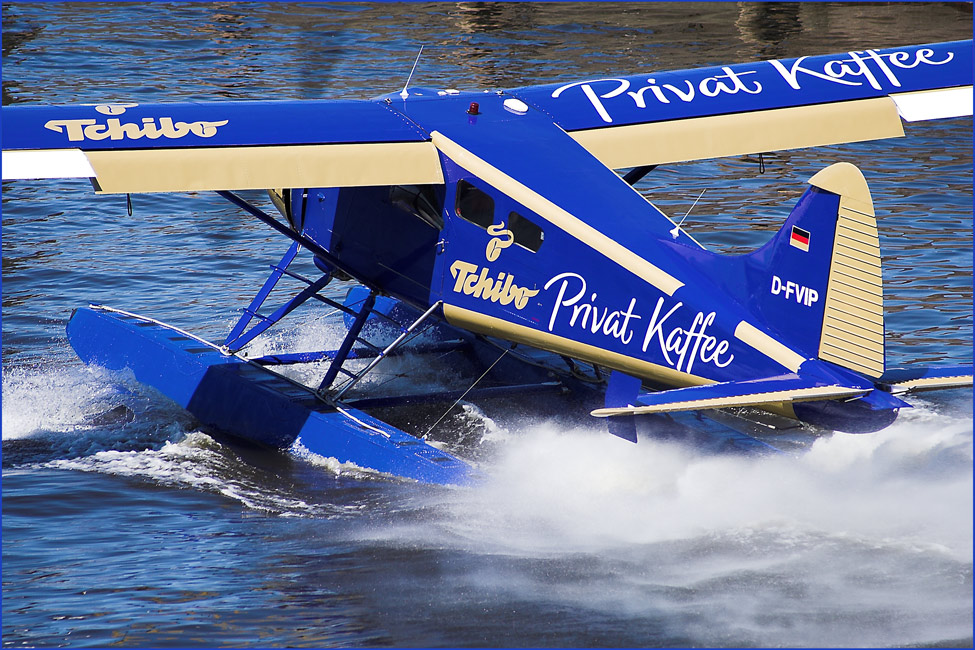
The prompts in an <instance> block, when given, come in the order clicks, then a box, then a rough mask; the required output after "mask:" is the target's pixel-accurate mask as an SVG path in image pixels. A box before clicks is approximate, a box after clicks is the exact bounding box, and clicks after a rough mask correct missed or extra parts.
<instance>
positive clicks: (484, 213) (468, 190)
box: [455, 181, 494, 230]
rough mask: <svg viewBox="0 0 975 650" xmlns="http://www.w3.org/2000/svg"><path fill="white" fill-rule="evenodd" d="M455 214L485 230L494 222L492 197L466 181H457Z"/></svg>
mask: <svg viewBox="0 0 975 650" xmlns="http://www.w3.org/2000/svg"><path fill="white" fill-rule="evenodd" d="M455 210H456V212H457V216H458V217H460V218H461V219H464V220H465V221H470V222H471V223H473V224H475V225H477V226H480V227H481V228H484V229H485V230H487V228H488V226H490V225H491V224H492V223H494V199H492V198H491V197H490V196H489V195H488V194H486V193H485V192H482V191H481V190H479V189H477V188H476V187H474V186H473V185H471V184H470V183H468V182H467V181H459V182H458V183H457V204H456V207H455Z"/></svg>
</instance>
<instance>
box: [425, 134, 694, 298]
mask: <svg viewBox="0 0 975 650" xmlns="http://www.w3.org/2000/svg"><path fill="white" fill-rule="evenodd" d="M431 137H432V138H433V144H434V145H436V147H437V149H439V150H440V151H442V152H443V153H444V155H446V156H447V157H448V158H450V159H451V160H453V161H454V162H455V163H457V164H458V165H460V166H461V167H463V168H464V169H466V170H467V171H469V172H471V173H472V174H477V176H478V177H479V178H481V179H483V180H484V181H485V182H486V183H489V184H491V185H492V186H494V187H495V188H497V189H499V190H501V191H502V192H504V193H505V194H507V195H508V196H510V197H511V198H513V199H514V200H516V201H518V202H519V203H521V204H522V205H524V206H525V207H526V208H528V209H529V210H532V211H533V212H535V213H536V214H538V215H539V216H541V217H542V218H544V219H546V220H548V221H549V222H551V223H552V224H554V225H555V226H557V227H559V228H561V229H562V230H564V231H565V232H566V233H568V234H569V235H571V236H572V237H575V238H576V239H578V240H579V241H581V242H583V243H584V244H586V245H588V246H590V247H592V248H593V250H596V251H598V252H599V253H602V254H603V255H605V256H606V257H608V258H609V259H610V260H612V261H614V262H616V263H617V264H619V265H620V266H622V267H623V268H624V269H626V270H627V271H630V272H631V273H633V274H635V275H636V276H638V277H640V278H643V279H644V280H646V281H647V282H649V283H650V284H651V285H653V286H654V287H656V288H657V289H659V290H661V291H663V292H664V293H666V294H667V295H668V296H672V295H674V292H675V291H677V290H678V289H679V288H681V287H682V286H684V283H683V282H681V281H680V280H678V279H676V278H675V277H673V276H672V275H670V274H669V273H667V272H666V271H664V270H662V269H660V268H658V267H657V266H654V265H653V264H651V263H650V262H648V261H647V260H645V259H643V258H642V257H640V256H639V255H637V254H636V253H634V252H633V251H631V250H630V249H628V248H626V247H625V246H623V245H622V244H620V243H619V242H617V241H615V240H614V239H611V238H610V237H607V236H606V235H604V234H603V233H601V232H599V231H598V230H596V229H595V228H593V227H592V226H590V225H589V224H587V223H585V222H584V221H582V220H580V219H578V218H577V217H574V216H573V215H571V214H569V213H568V212H567V211H566V210H564V209H562V208H560V207H559V206H557V205H556V204H554V203H552V202H551V201H550V200H548V199H547V198H545V197H544V196H542V195H541V194H539V193H538V192H535V191H534V190H532V189H531V188H530V187H527V186H526V185H524V184H522V183H520V182H519V181H517V180H515V179H514V178H512V177H511V176H508V175H507V174H505V173H504V172H503V171H501V170H500V169H498V168H497V167H494V166H493V165H491V164H490V163H488V162H485V161H484V160H482V159H481V158H479V157H478V156H477V155H475V154H473V153H471V152H470V151H468V150H467V149H464V148H463V147H462V146H460V145H459V144H457V143H456V142H454V141H453V140H451V139H450V138H448V137H447V136H445V135H444V134H442V133H440V132H439V131H434V132H433V133H432V134H431ZM513 155H517V153H516V152H513Z"/></svg>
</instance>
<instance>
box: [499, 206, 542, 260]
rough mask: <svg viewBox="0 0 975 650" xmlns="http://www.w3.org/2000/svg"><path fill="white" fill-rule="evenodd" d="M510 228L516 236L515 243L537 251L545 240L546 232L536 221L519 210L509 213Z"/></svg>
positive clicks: (534, 251)
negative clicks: (532, 220)
mask: <svg viewBox="0 0 975 650" xmlns="http://www.w3.org/2000/svg"><path fill="white" fill-rule="evenodd" d="M508 230H510V231H511V233H512V234H513V235H514V236H515V243H516V244H518V245H519V246H521V247H522V248H527V249H528V250H530V251H531V252H533V253H537V252H538V249H539V248H541V247H542V242H543V241H545V233H544V232H542V229H541V228H539V227H538V226H536V225H535V224H534V223H532V222H531V221H529V220H528V219H526V218H525V217H523V216H521V215H520V214H518V213H517V212H512V213H511V214H509V215H508Z"/></svg>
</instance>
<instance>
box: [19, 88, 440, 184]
mask: <svg viewBox="0 0 975 650" xmlns="http://www.w3.org/2000/svg"><path fill="white" fill-rule="evenodd" d="M429 140H430V138H429V136H428V135H426V134H425V133H424V132H423V131H422V130H421V129H419V128H417V127H416V126H415V125H413V124H412V123H410V122H409V120H406V119H404V118H403V116H402V115H400V114H399V113H397V112H396V111H394V110H392V109H391V108H390V107H389V106H388V105H387V104H386V103H384V102H381V101H355V100H352V101H283V102H282V101H267V102H265V101H247V102H241V101H229V102H205V103H183V104H120V103H116V104H98V105H94V104H86V105H78V106H16V105H15V106H4V107H3V178H4V180H8V179H16V178H72V177H74V178H92V179H93V183H94V185H95V189H96V190H98V191H100V192H106V193H113V192H115V193H121V192H133V193H135V192H182V191H193V190H227V189H265V188H273V187H334V186H352V185H391V184H426V183H443V176H442V173H441V169H440V160H439V157H438V154H437V150H436V148H435V147H434V146H433V144H432V143H430V141H429Z"/></svg>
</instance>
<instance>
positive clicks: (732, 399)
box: [592, 375, 870, 417]
mask: <svg viewBox="0 0 975 650" xmlns="http://www.w3.org/2000/svg"><path fill="white" fill-rule="evenodd" d="M869 392H870V389H869V388H856V387H850V386H840V385H835V384H833V385H830V384H824V383H823V382H821V381H815V380H810V379H804V378H801V377H799V376H798V375H784V376H781V377H769V378H766V379H757V380H752V381H728V382H722V383H718V384H707V385H704V386H691V387H689V388H676V389H673V390H665V391H660V392H654V393H643V394H640V395H638V396H637V398H636V400H635V401H636V402H637V404H634V405H629V406H623V407H617V408H602V409H596V410H595V411H593V412H592V415H594V416H596V417H611V416H616V415H640V414H645V413H669V412H675V411H695V410H701V409H715V408H729V407H735V406H763V405H779V404H782V403H790V402H806V401H816V400H829V399H840V398H852V397H859V396H861V395H865V394H867V393H869Z"/></svg>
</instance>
